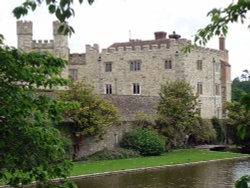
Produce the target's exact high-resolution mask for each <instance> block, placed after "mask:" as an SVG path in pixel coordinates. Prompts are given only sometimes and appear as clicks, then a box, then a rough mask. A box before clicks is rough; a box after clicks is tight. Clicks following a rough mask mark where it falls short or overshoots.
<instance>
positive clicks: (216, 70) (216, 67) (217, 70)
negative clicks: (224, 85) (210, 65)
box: [214, 63, 220, 72]
mask: <svg viewBox="0 0 250 188" xmlns="http://www.w3.org/2000/svg"><path fill="white" fill-rule="evenodd" d="M214 66H215V67H214V70H215V72H220V63H215V64H214Z"/></svg>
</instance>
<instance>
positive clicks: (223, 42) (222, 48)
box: [219, 35, 226, 50]
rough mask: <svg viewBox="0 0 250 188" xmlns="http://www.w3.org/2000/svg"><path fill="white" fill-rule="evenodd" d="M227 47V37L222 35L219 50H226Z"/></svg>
mask: <svg viewBox="0 0 250 188" xmlns="http://www.w3.org/2000/svg"><path fill="white" fill-rule="evenodd" d="M225 49H226V46H225V37H223V36H222V35H221V36H220V38H219V50H225Z"/></svg>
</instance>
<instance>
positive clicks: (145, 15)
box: [0, 0, 250, 79]
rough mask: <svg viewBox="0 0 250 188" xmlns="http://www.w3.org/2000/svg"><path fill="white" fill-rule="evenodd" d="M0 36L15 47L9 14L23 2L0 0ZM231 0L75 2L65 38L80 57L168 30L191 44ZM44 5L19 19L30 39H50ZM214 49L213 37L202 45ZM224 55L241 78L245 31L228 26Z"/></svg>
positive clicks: (248, 43)
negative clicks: (91, 48)
mask: <svg viewBox="0 0 250 188" xmlns="http://www.w3.org/2000/svg"><path fill="white" fill-rule="evenodd" d="M0 2H1V7H0V25H1V27H0V33H1V34H3V35H4V37H5V43H6V44H8V45H11V46H16V43H17V37H16V19H15V18H14V17H13V15H12V13H11V11H12V9H13V8H14V7H15V6H17V5H19V4H20V3H21V2H22V0H15V1H14V0H0ZM231 2H232V0H95V2H94V3H93V5H91V6H90V5H88V3H87V0H85V1H84V3H83V4H82V5H79V4H78V2H77V0H75V5H74V7H75V12H76V15H75V17H74V18H72V19H70V20H69V24H70V25H72V26H73V27H74V29H75V31H76V32H75V34H74V35H73V36H72V37H71V38H69V47H70V51H71V53H75V52H79V53H80V52H84V51H85V45H86V44H91V45H92V44H94V43H98V44H99V45H100V48H107V47H108V46H109V45H111V44H112V43H114V42H126V41H128V40H129V37H131V38H132V39H142V40H151V39H153V38H154V32H155V31H166V32H167V33H168V34H171V33H172V32H173V31H176V33H178V34H180V35H181V36H182V38H187V39H190V40H192V39H193V35H194V34H195V33H196V31H197V30H198V29H199V28H201V27H203V26H205V25H206V24H207V23H209V18H208V17H207V16H206V15H207V12H208V11H209V10H211V9H212V8H214V7H217V8H220V7H224V6H226V5H228V4H229V3H231ZM45 8H46V7H45V6H42V7H39V8H38V9H37V11H36V12H34V13H30V14H29V15H28V16H26V17H24V18H22V20H30V21H33V30H34V34H33V38H34V39H36V40H38V39H43V40H44V39H52V21H53V20H55V17H54V16H53V15H50V14H49V13H47V10H46V9H45ZM207 47H209V48H215V49H218V38H214V39H213V40H212V41H211V42H209V44H208V45H207ZM226 48H227V49H228V50H229V63H230V64H231V65H232V79H233V78H235V77H236V76H240V75H241V73H242V71H243V70H244V69H248V70H250V55H249V54H250V31H249V30H248V29H247V26H244V25H241V24H235V25H231V26H230V31H229V35H228V36H227V38H226Z"/></svg>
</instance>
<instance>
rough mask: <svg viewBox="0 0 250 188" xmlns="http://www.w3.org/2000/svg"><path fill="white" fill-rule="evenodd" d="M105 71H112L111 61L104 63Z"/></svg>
mask: <svg viewBox="0 0 250 188" xmlns="http://www.w3.org/2000/svg"><path fill="white" fill-rule="evenodd" d="M105 72H112V63H111V62H108V63H105Z"/></svg>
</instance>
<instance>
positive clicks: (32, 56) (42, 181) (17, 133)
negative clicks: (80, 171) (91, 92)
mask: <svg viewBox="0 0 250 188" xmlns="http://www.w3.org/2000/svg"><path fill="white" fill-rule="evenodd" d="M66 63H67V62H66V61H64V60H62V59H59V58H55V57H53V56H51V55H50V54H47V53H42V52H31V53H25V52H22V51H20V50H18V49H15V48H10V47H7V46H5V45H4V44H0V106H1V108H0V138H1V140H0V148H1V151H0V178H1V179H2V180H3V181H4V182H5V183H7V184H9V185H11V186H13V187H18V186H19V184H21V185H22V184H28V183H31V182H32V181H36V184H37V186H39V187H56V185H52V184H51V183H50V181H49V180H50V179H52V178H57V177H62V178H64V180H62V181H63V182H64V186H65V187H73V184H70V183H69V182H67V181H65V180H66V177H67V176H68V175H69V172H70V169H71V164H70V163H69V162H67V161H65V160H64V159H63V155H64V153H65V152H64V149H63V142H62V140H61V139H60V137H61V136H60V132H59V131H58V130H57V129H56V128H54V125H55V124H57V123H58V122H59V121H60V120H61V118H62V116H61V110H62V109H63V108H65V105H63V104H62V103H60V102H58V101H56V100H53V99H51V98H49V97H47V96H44V95H38V94H36V93H37V92H39V90H38V89H37V88H48V87H49V88H52V87H54V86H63V85H65V84H66V83H67V82H66V80H64V79H62V78H61V77H60V76H59V74H60V72H61V71H62V70H63V68H64V66H65V64H66ZM62 186H63V185H61V187H62Z"/></svg>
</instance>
